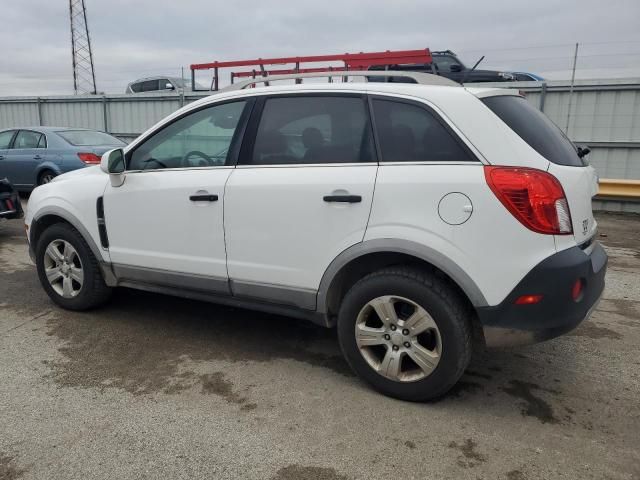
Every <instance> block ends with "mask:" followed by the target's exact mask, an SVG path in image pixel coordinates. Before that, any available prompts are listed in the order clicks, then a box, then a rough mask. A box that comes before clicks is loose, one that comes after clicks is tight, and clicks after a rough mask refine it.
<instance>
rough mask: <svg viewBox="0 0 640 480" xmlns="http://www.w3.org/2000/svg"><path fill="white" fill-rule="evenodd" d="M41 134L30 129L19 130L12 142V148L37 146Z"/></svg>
mask: <svg viewBox="0 0 640 480" xmlns="http://www.w3.org/2000/svg"><path fill="white" fill-rule="evenodd" d="M42 136H43V135H42V134H41V133H37V132H32V131H30V130H20V131H19V132H18V135H17V136H16V139H15V141H14V142H13V148H38V145H39V144H40V141H41V139H42Z"/></svg>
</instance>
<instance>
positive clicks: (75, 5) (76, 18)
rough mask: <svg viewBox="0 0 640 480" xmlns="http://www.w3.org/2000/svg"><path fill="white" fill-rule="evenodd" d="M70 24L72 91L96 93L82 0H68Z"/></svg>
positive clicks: (87, 28) (89, 39) (85, 12)
mask: <svg viewBox="0 0 640 480" xmlns="http://www.w3.org/2000/svg"><path fill="white" fill-rule="evenodd" d="M69 23H70V25H71V58H72V62H73V91H74V93H75V94H76V95H78V94H84V93H90V94H94V95H95V94H96V93H97V89H96V74H95V71H94V69H93V54H92V53H91V38H90V37H89V25H88V24H87V9H86V7H85V5H84V0H69Z"/></svg>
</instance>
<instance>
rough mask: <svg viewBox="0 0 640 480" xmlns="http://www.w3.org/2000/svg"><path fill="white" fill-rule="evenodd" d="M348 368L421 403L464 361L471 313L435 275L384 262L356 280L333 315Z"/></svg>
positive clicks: (441, 389) (451, 379) (444, 386)
mask: <svg viewBox="0 0 640 480" xmlns="http://www.w3.org/2000/svg"><path fill="white" fill-rule="evenodd" d="M338 338H339V341H340V346H341V348H342V351H343V353H344V355H345V357H346V359H347V361H348V362H349V365H351V368H352V369H353V370H354V371H355V372H356V373H357V374H358V375H359V376H361V377H362V378H363V379H365V380H366V381H367V382H369V383H370V384H371V385H372V386H373V387H374V388H376V389H377V390H379V391H381V392H382V393H384V394H386V395H389V396H391V397H395V398H399V399H402V400H410V401H424V400H430V399H434V398H437V397H439V396H441V395H443V394H444V393H446V392H447V391H448V390H449V389H450V388H451V387H452V386H453V385H454V384H455V383H456V382H457V381H458V379H459V378H460V377H461V376H462V374H463V373H464V370H465V369H466V367H467V365H468V364H469V361H470V359H471V349H472V346H471V345H472V343H471V319H470V318H469V312H468V309H467V308H466V305H465V304H464V302H463V301H462V299H460V298H459V295H458V294H457V293H456V292H455V291H454V290H453V289H452V288H450V287H449V286H448V285H447V284H446V282H444V281H443V280H442V279H440V278H439V277H438V276H436V275H434V274H432V273H428V272H424V271H422V270H418V269H415V268H411V267H402V266H401V267H390V268H386V269H383V270H380V271H377V272H374V273H372V274H370V275H367V276H366V277H364V278H362V279H361V280H359V281H358V282H357V283H356V284H355V285H354V286H353V287H352V288H351V289H350V290H349V292H347V294H346V296H345V298H344V300H343V301H342V304H341V306H340V312H339V315H338Z"/></svg>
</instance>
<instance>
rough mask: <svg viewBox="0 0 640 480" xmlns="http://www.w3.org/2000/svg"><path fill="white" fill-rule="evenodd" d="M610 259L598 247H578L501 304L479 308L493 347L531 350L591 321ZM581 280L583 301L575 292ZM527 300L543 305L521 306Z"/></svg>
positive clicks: (534, 273)
mask: <svg viewBox="0 0 640 480" xmlns="http://www.w3.org/2000/svg"><path fill="white" fill-rule="evenodd" d="M606 270H607V254H606V253H605V251H604V249H603V248H602V246H601V245H600V244H599V243H597V242H595V243H594V244H592V245H591V246H589V248H587V249H585V250H582V249H581V248H580V247H572V248H569V249H567V250H564V251H562V252H558V253H556V254H554V255H552V256H550V257H549V258H547V259H545V260H543V261H542V262H540V263H539V264H538V265H537V266H535V267H534V268H533V270H531V271H530V272H529V273H528V274H527V275H526V276H525V277H524V278H523V279H522V281H521V282H520V283H519V284H518V286H517V287H516V288H515V289H514V290H513V291H512V292H511V293H510V294H509V295H508V296H507V298H506V299H505V300H504V301H503V302H502V303H501V304H500V305H496V306H493V307H480V308H478V309H477V312H478V317H479V319H480V322H481V323H482V328H483V330H484V337H485V342H486V345H487V347H502V346H513V345H525V344H529V343H537V342H542V341H544V340H548V339H550V338H554V337H557V336H559V335H562V334H564V333H566V332H568V331H570V330H572V329H574V328H575V327H577V326H578V325H579V324H580V323H581V322H582V321H583V320H585V319H587V318H588V317H589V315H591V312H592V311H593V310H594V309H595V307H596V306H597V304H598V301H599V300H600V297H601V296H602V292H603V290H604V283H605V273H606ZM577 279H582V281H583V285H584V287H583V291H582V295H581V297H579V299H578V300H577V301H575V300H573V298H572V294H571V290H572V287H573V285H574V283H575V282H576V280H577ZM522 295H542V300H541V301H540V302H539V303H536V304H532V305H517V304H516V303H515V302H516V300H517V299H518V298H519V297H521V296H522Z"/></svg>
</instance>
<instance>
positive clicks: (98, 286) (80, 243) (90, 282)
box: [36, 223, 112, 310]
mask: <svg viewBox="0 0 640 480" xmlns="http://www.w3.org/2000/svg"><path fill="white" fill-rule="evenodd" d="M54 240H64V241H66V242H69V243H70V244H71V246H72V247H73V248H74V249H75V250H76V252H77V253H78V257H79V258H80V261H81V262H82V269H83V272H84V280H83V283H82V286H81V287H80V289H79V292H78V294H77V295H76V296H75V297H72V298H65V297H63V296H62V295H60V294H59V293H57V292H56V291H55V290H54V289H53V287H52V286H51V285H50V284H49V281H48V280H47V274H46V273H45V251H46V249H47V247H48V246H49V244H50V243H51V242H53V241H54ZM36 268H37V270H38V278H39V279H40V283H41V284H42V287H43V288H44V290H45V291H46V292H47V295H49V298H51V300H53V301H54V302H55V303H57V304H58V305H60V306H61V307H62V308H65V309H67V310H88V309H90V308H94V307H97V306H99V305H102V304H103V303H105V302H106V301H107V300H108V299H109V297H110V296H111V292H112V289H111V288H110V287H108V286H107V285H106V284H105V283H104V279H103V278H102V272H101V271H100V267H99V265H98V260H97V259H96V257H95V256H94V255H93V252H91V248H89V245H88V244H87V242H86V241H85V239H84V238H83V237H82V235H80V233H79V232H78V231H77V230H76V229H75V228H73V227H72V226H71V225H69V224H66V223H56V224H54V225H51V226H50V227H48V228H47V229H46V230H45V231H44V232H42V234H41V235H40V238H39V239H38V243H37V246H36Z"/></svg>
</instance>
